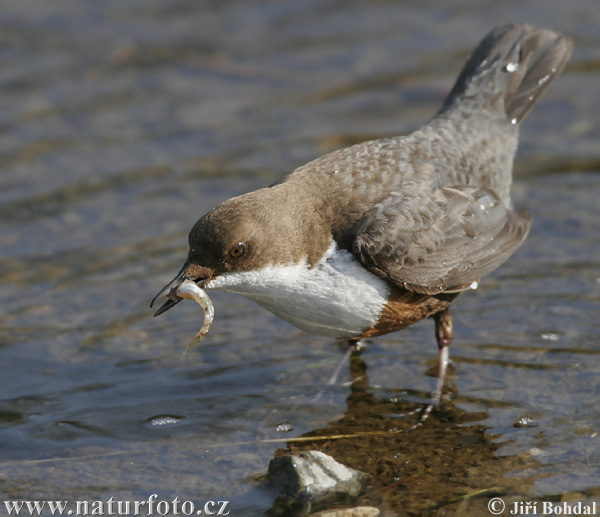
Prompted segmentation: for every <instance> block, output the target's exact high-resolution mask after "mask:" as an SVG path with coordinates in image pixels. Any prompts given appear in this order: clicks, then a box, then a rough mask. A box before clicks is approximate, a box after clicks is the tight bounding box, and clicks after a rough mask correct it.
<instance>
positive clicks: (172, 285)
mask: <svg viewBox="0 0 600 517" xmlns="http://www.w3.org/2000/svg"><path fill="white" fill-rule="evenodd" d="M186 269H187V264H184V266H183V267H182V268H181V271H179V273H177V276H176V277H175V278H174V279H173V280H171V281H170V282H169V283H168V284H167V285H165V286H164V287H163V288H162V289H161V290H160V292H159V293H158V294H157V295H156V296H155V297H154V298H152V301H151V302H150V307H152V306H154V304H155V303H156V302H157V301H158V300H160V299H161V298H163V297H164V296H166V297H167V298H168V299H167V301H166V302H165V303H163V304H162V305H161V306H160V308H159V309H158V310H157V311H156V312H155V313H154V316H160V315H161V314H162V313H163V312H165V311H168V310H169V309H170V308H171V307H175V305H177V304H178V303H179V302H180V301H181V300H183V298H180V297H179V296H177V295H176V294H175V293H174V291H175V289H177V288H178V287H179V286H180V285H181V283H182V282H183V281H184V280H185V279H186V277H185V270H186Z"/></svg>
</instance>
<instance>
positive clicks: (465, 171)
mask: <svg viewBox="0 0 600 517" xmlns="http://www.w3.org/2000/svg"><path fill="white" fill-rule="evenodd" d="M572 49H573V42H572V40H571V39H569V38H567V37H565V36H563V35H561V34H559V33H556V32H553V31H551V30H548V29H541V28H537V27H535V26H532V25H527V24H525V25H514V24H507V25H502V26H498V27H496V28H494V29H493V30H492V31H491V32H489V33H488V34H487V35H486V36H485V37H484V38H483V40H482V41H481V42H480V43H479V45H478V46H477V47H476V48H475V50H474V51H473V52H472V54H471V55H470V56H469V57H468V58H467V60H466V63H465V65H464V67H463V68H462V70H461V72H460V74H459V75H458V78H457V79H456V82H455V83H454V86H453V87H452V89H451V91H450V93H449V94H448V96H447V97H446V99H445V100H444V102H443V104H442V107H441V108H440V109H439V111H438V112H437V113H436V114H435V115H434V117H433V118H432V119H431V120H430V121H429V122H428V123H426V124H425V125H424V126H423V127H422V128H421V129H418V130H417V131H415V132H413V133H411V134H409V135H406V136H397V137H388V138H382V139H377V140H372V141H366V142H362V143H359V144H356V145H353V146H350V147H347V148H343V149H339V150H336V151H333V152H330V153H328V154H325V155H324V156H321V157H319V158H316V159H314V160H313V161H311V162H309V163H307V164H305V165H303V166H301V167H298V168H297V169H295V170H294V171H293V172H291V173H290V174H288V175H287V176H285V177H284V178H282V179H281V180H279V181H277V182H275V183H273V184H272V185H270V186H268V187H265V188H262V189H259V190H256V191H253V192H249V193H245V194H242V195H240V196H237V197H233V198H231V199H229V200H227V201H225V202H223V203H222V204H220V205H219V206H217V207H216V208H214V209H213V210H211V211H210V212H208V213H207V214H205V215H204V216H202V217H201V218H200V219H199V220H198V221H197V222H196V223H195V225H194V226H193V228H192V229H191V231H190V233H189V253H188V255H187V258H186V260H185V262H184V265H183V267H182V268H181V270H180V271H179V273H178V274H177V275H176V277H175V278H174V279H173V280H172V281H171V282H169V283H168V284H167V285H166V286H165V287H164V288H163V289H162V290H161V291H160V292H159V293H158V294H157V295H156V297H155V298H154V299H153V300H152V304H151V306H153V305H154V304H155V303H156V301H157V300H159V299H161V298H163V297H164V296H167V301H166V302H165V303H164V304H163V305H162V307H161V308H160V309H159V310H158V311H157V312H156V314H155V316H158V315H159V314H162V313H163V312H165V311H166V310H168V309H170V308H171V307H173V306H174V305H176V304H177V303H178V302H179V301H180V300H181V299H182V298H180V297H178V296H177V295H176V294H175V293H176V290H177V287H178V286H180V285H181V284H182V283H183V282H184V281H185V280H190V281H192V282H195V283H196V284H197V285H198V286H199V287H200V288H202V289H219V290H222V291H229V292H233V293H238V294H241V295H243V296H245V297H247V298H249V299H250V300H253V301H255V302H257V303H258V304H260V305H261V306H263V307H264V308H265V309H267V310H269V311H271V312H272V313H273V314H275V315H276V316H278V317H279V318H281V319H283V320H285V321H287V322H289V323H291V324H292V325H294V326H296V327H297V328H300V329H302V330H304V331H306V332H308V333H311V334H315V335H318V336H323V337H326V338H332V339H340V340H346V341H347V342H348V343H349V344H350V345H351V346H354V347H355V346H357V344H359V343H361V340H363V339H366V338H373V337H376V336H381V335H384V334H388V333H391V332H396V331H398V330H400V329H403V328H405V327H408V326H409V325H412V324H414V323H416V322H418V321H420V320H423V319H426V318H431V319H433V321H434V324H435V339H436V342H437V346H438V377H437V384H436V388H435V390H434V391H433V393H432V398H431V403H430V404H429V406H428V407H427V409H426V412H428V411H430V410H431V408H432V407H435V406H437V405H438V404H439V403H440V397H441V392H442V388H443V385H444V379H445V376H446V370H447V365H448V362H449V350H450V345H451V343H452V340H453V324H452V315H451V313H450V306H451V304H452V302H453V301H454V300H455V299H456V297H457V296H458V295H459V294H460V293H462V292H464V291H469V290H470V289H475V288H476V287H477V286H478V284H479V282H480V279H481V277H482V276H483V275H485V274H487V273H489V272H491V271H493V270H494V269H496V268H497V267H498V266H500V265H501V264H502V263H504V262H505V261H506V260H507V259H508V258H509V257H510V256H511V255H512V254H513V253H514V252H515V251H516V250H517V248H518V247H519V246H520V245H521V244H522V243H523V241H524V239H525V238H526V236H527V234H528V232H529V230H530V226H531V216H530V214H529V213H528V212H527V211H526V210H525V209H521V210H513V208H512V202H511V197H510V186H511V183H512V169H513V161H514V157H515V153H516V150H517V144H518V134H519V127H520V124H521V122H522V121H523V119H524V118H525V117H526V116H527V114H528V113H529V112H530V110H531V109H532V107H533V106H534V104H535V103H536V101H537V100H538V99H539V98H540V97H541V95H542V94H543V93H544V92H545V91H546V89H547V88H548V86H549V85H550V83H551V82H552V81H553V80H554V79H555V78H556V77H557V76H558V75H559V74H560V72H561V71H562V70H563V68H564V66H565V64H566V63H567V61H568V60H569V57H570V55H571V52H572Z"/></svg>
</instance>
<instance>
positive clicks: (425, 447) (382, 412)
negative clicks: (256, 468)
mask: <svg viewBox="0 0 600 517" xmlns="http://www.w3.org/2000/svg"><path fill="white" fill-rule="evenodd" d="M348 359H349V371H350V382H349V390H350V392H349V394H348V397H347V399H346V402H347V408H346V411H345V413H344V415H343V416H342V417H341V418H340V419H338V420H336V421H334V422H331V423H330V424H329V425H328V427H326V428H321V429H315V430H313V431H310V432H307V433H304V434H303V435H302V439H303V440H304V439H305V438H306V437H314V438H315V440H314V442H313V441H295V439H291V440H290V441H289V442H288V444H287V447H286V448H284V449H280V450H279V451H277V453H276V455H280V454H294V453H299V452H301V451H307V450H319V451H321V452H324V453H325V454H328V455H330V456H332V457H333V458H334V459H335V460H336V461H338V462H340V463H342V464H344V465H347V466H349V467H352V468H354V469H357V470H360V471H362V472H366V473H368V474H369V475H371V476H372V483H371V486H370V487H368V488H367V489H366V490H365V491H364V493H363V494H362V495H360V496H359V497H355V498H349V497H346V496H342V495H340V494H336V495H335V496H327V497H323V498H322V499H321V500H317V501H311V502H306V501H303V502H299V501H290V500H284V499H277V500H276V501H275V503H274V505H273V507H272V508H271V510H270V512H269V515H306V514H307V513H309V512H316V511H321V510H324V509H333V508H340V507H349V506H357V505H361V506H364V505H367V506H374V507H377V508H379V509H380V510H383V511H384V513H385V514H388V513H389V514H390V515H401V514H406V513H411V512H413V513H414V512H416V513H420V512H424V511H431V510H434V509H436V508H437V509H441V508H444V509H453V510H456V508H457V507H458V506H457V505H462V507H461V511H462V508H464V509H465V511H466V510H467V509H469V511H471V510H472V512H474V514H477V513H478V511H479V510H481V512H483V511H487V507H486V506H485V504H484V503H486V504H487V501H488V500H489V499H490V498H491V497H493V495H492V494H496V492H494V490H495V488H494V487H495V486H496V484H497V480H498V479H499V478H504V477H505V476H506V474H507V473H509V472H513V471H515V470H521V469H522V468H524V466H525V465H529V464H531V460H530V459H529V458H524V457H520V456H519V457H516V456H515V457H510V456H509V457H498V456H496V454H495V453H496V451H497V449H498V448H499V446H498V445H497V444H496V443H495V442H494V441H493V438H494V437H490V436H488V435H487V434H486V430H487V428H486V427H485V425H483V424H481V423H475V422H477V421H479V422H481V421H483V420H485V419H486V418H487V417H488V413H487V412H477V413H473V412H468V411H465V410H464V409H461V408H460V407H458V406H457V405H456V404H454V403H453V402H452V401H447V400H446V401H445V402H444V403H443V404H442V406H441V407H440V408H438V409H436V410H434V411H433V412H432V413H431V416H430V418H429V419H428V420H427V421H425V422H424V423H423V425H420V426H417V427H415V423H417V422H419V416H420V414H421V409H422V408H423V405H422V404H419V403H416V402H414V401H410V400H406V398H405V397H401V396H398V397H392V398H389V397H388V398H385V397H379V396H378V395H377V390H373V389H372V387H371V386H370V384H369V377H368V374H367V364H366V362H365V361H364V359H363V357H362V353H361V350H360V349H358V350H357V349H354V350H351V351H350V352H349V353H348ZM448 390H450V391H452V392H453V395H454V396H456V389H455V387H454V386H452V385H451V384H449V385H448V386H447V387H446V389H445V391H446V392H447V391H448ZM403 393H406V392H403ZM388 394H389V392H388ZM407 431H408V432H407ZM502 484H503V487H504V488H503V490H505V489H506V486H507V481H506V479H503V481H502ZM513 484H514V488H515V491H516V492H518V493H522V494H523V497H525V496H526V495H525V494H528V493H529V492H528V489H529V487H530V483H529V482H524V481H523V480H522V479H520V480H516V479H515V482H514V483H513ZM509 485H510V483H509ZM471 493H473V494H478V497H471V496H469V494H471ZM488 494H489V497H487V498H486V496H487V495H488ZM496 495H497V494H496ZM480 506H481V508H480ZM480 514H482V515H483V513H480Z"/></svg>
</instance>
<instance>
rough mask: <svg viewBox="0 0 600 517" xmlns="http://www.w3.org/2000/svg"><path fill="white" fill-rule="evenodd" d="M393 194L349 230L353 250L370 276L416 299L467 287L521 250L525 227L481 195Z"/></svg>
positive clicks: (485, 192)
mask: <svg viewBox="0 0 600 517" xmlns="http://www.w3.org/2000/svg"><path fill="white" fill-rule="evenodd" d="M415 194H416V193H415V192H414V190H413V191H412V192H411V193H410V195H408V194H404V193H401V192H398V193H396V194H395V195H393V196H391V197H389V198H387V199H386V200H385V201H383V202H381V203H378V204H377V205H375V206H374V207H372V208H371V209H370V210H369V211H368V212H367V213H365V214H364V216H363V218H362V219H361V220H360V221H359V223H358V224H357V226H356V231H355V239H354V243H353V252H354V254H355V256H356V257H357V259H358V260H360V261H361V263H362V264H363V265H364V266H365V267H366V268H367V269H369V270H370V271H372V272H373V273H375V274H377V275H378V276H380V277H382V278H384V279H386V280H389V281H391V282H393V283H394V284H396V285H398V286H400V287H404V288H405V289H408V290H410V291H414V292H417V293H427V294H437V293H441V292H458V291H463V290H465V289H468V288H469V286H470V285H471V284H472V283H473V282H476V281H478V280H479V278H480V277H481V276H482V275H484V274H486V273H489V272H490V271H492V270H494V269H495V268H497V267H498V266H499V265H500V264H502V263H503V262H504V261H505V260H506V259H508V257H510V255H512V254H513V253H514V251H515V250H516V249H517V248H518V247H519V246H520V245H521V243H522V242H523V240H524V239H525V237H526V236H527V233H528V232H529V227H530V225H531V217H530V215H529V214H528V213H527V212H525V211H520V212H513V211H512V210H509V209H508V208H506V207H505V206H504V204H503V203H502V201H501V200H500V199H499V198H498V196H497V195H496V194H495V193H494V192H493V191H492V190H489V189H485V188H480V187H473V186H465V185H458V186H454V187H443V188H437V189H435V190H433V191H431V190H429V191H428V192H425V191H423V192H420V193H419V194H417V195H415Z"/></svg>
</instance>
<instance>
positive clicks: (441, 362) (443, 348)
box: [406, 309, 452, 431]
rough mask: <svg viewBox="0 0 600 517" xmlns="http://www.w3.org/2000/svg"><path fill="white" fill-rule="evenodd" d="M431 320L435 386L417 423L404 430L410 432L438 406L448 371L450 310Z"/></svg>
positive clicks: (450, 341)
mask: <svg viewBox="0 0 600 517" xmlns="http://www.w3.org/2000/svg"><path fill="white" fill-rule="evenodd" d="M433 319H434V320H435V338H436V340H437V344H438V378H437V383H436V385H435V390H433V393H432V394H431V400H430V401H429V404H427V406H425V409H424V410H423V413H422V414H421V418H420V419H419V422H418V423H417V424H415V425H413V426H411V427H409V428H408V429H406V431H411V430H413V429H415V428H417V427H419V426H420V425H421V424H423V422H425V420H427V418H428V417H429V414H430V413H431V411H432V410H433V408H434V407H438V406H439V405H440V401H441V398H442V390H443V388H444V380H445V378H446V370H447V369H448V362H449V360H450V345H451V344H452V314H450V309H445V310H444V311H442V312H438V313H437V314H436V315H434V316H433Z"/></svg>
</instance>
